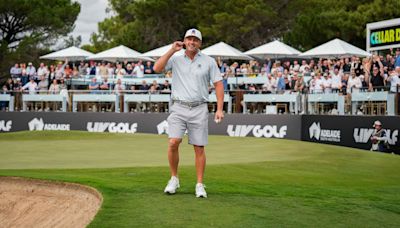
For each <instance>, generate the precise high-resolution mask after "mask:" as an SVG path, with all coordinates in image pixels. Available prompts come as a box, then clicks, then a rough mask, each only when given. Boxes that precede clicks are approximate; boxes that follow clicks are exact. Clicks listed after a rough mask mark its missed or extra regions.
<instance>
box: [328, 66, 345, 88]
mask: <svg viewBox="0 0 400 228" xmlns="http://www.w3.org/2000/svg"><path fill="white" fill-rule="evenodd" d="M329 74H330V78H331V79H332V91H333V92H335V93H338V92H339V91H340V89H341V88H342V75H343V70H342V69H339V68H336V67H335V68H333V71H332V70H331V71H330V72H329Z"/></svg>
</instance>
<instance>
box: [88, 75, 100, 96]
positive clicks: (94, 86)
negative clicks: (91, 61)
mask: <svg viewBox="0 0 400 228" xmlns="http://www.w3.org/2000/svg"><path fill="white" fill-rule="evenodd" d="M99 89H100V84H99V83H98V82H97V78H96V77H93V78H92V80H91V82H90V84H89V90H90V91H91V92H90V93H92V94H96V93H98V91H97V90H99Z"/></svg>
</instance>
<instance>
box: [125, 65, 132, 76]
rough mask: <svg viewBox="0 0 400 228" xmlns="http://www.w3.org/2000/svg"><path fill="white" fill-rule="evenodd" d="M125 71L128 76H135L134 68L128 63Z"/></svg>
mask: <svg viewBox="0 0 400 228" xmlns="http://www.w3.org/2000/svg"><path fill="white" fill-rule="evenodd" d="M125 71H126V75H127V76H133V67H132V64H130V63H128V64H127V65H126V69H125Z"/></svg>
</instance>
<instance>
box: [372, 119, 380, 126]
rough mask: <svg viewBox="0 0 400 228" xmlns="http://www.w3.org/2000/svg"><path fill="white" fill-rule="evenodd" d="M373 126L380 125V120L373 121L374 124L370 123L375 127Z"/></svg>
mask: <svg viewBox="0 0 400 228" xmlns="http://www.w3.org/2000/svg"><path fill="white" fill-rule="evenodd" d="M375 126H382V123H381V121H379V120H376V121H375V122H374V125H372V127H375Z"/></svg>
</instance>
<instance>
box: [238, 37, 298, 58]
mask: <svg viewBox="0 0 400 228" xmlns="http://www.w3.org/2000/svg"><path fill="white" fill-rule="evenodd" d="M245 54H247V55H251V56H254V57H257V58H287V57H296V56H298V55H300V54H301V52H300V51H298V50H296V49H294V48H292V47H290V46H289V45H286V44H284V43H282V42H280V41H278V40H275V41H272V42H269V43H266V44H263V45H261V46H258V47H255V48H253V49H251V50H248V51H246V52H245Z"/></svg>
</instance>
